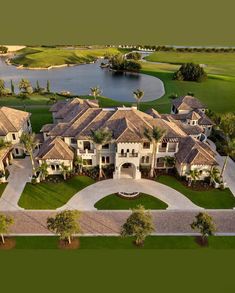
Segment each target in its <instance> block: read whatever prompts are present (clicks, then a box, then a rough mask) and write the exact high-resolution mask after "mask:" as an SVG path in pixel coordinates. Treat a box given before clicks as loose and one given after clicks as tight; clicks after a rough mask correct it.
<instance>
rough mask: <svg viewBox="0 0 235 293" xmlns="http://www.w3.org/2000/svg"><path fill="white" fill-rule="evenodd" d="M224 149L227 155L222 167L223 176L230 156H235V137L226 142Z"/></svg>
mask: <svg viewBox="0 0 235 293" xmlns="http://www.w3.org/2000/svg"><path fill="white" fill-rule="evenodd" d="M224 151H225V153H226V157H225V160H224V164H223V167H222V171H221V176H223V175H224V172H225V170H226V166H227V163H228V158H229V157H230V156H231V157H232V156H235V138H233V139H228V140H227V142H226V144H225V145H224Z"/></svg>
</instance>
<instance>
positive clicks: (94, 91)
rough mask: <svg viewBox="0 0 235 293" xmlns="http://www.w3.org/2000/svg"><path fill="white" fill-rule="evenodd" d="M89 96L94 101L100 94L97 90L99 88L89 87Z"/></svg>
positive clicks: (99, 90)
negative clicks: (90, 95)
mask: <svg viewBox="0 0 235 293" xmlns="http://www.w3.org/2000/svg"><path fill="white" fill-rule="evenodd" d="M91 94H92V96H93V97H94V98H95V100H96V99H97V97H99V96H100V95H101V94H102V91H101V89H100V88H99V86H95V87H91Z"/></svg>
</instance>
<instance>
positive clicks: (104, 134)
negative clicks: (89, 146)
mask: <svg viewBox="0 0 235 293" xmlns="http://www.w3.org/2000/svg"><path fill="white" fill-rule="evenodd" d="M91 136H92V140H93V142H94V144H95V145H96V149H97V151H98V156H99V179H100V178H101V177H102V176H103V171H102V161H101V150H102V146H103V145H105V144H108V143H110V142H111V140H112V133H111V131H110V130H109V129H108V128H101V129H98V130H95V131H93V130H91Z"/></svg>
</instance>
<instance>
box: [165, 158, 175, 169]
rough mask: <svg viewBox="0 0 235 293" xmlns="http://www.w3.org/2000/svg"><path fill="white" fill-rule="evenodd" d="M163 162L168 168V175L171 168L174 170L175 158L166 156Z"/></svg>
mask: <svg viewBox="0 0 235 293" xmlns="http://www.w3.org/2000/svg"><path fill="white" fill-rule="evenodd" d="M163 160H164V164H165V167H166V172H167V173H168V170H169V168H172V167H173V166H174V165H175V158H174V157H171V156H165V157H164V159H163Z"/></svg>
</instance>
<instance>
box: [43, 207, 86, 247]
mask: <svg viewBox="0 0 235 293" xmlns="http://www.w3.org/2000/svg"><path fill="white" fill-rule="evenodd" d="M79 218H80V213H79V212H78V211H75V210H73V211H63V212H60V213H58V214H57V215H56V216H55V217H54V218H53V217H49V218H48V219H47V228H48V229H49V230H50V231H52V232H54V233H56V234H58V235H59V236H60V239H61V240H67V241H68V243H69V244H71V237H72V236H73V235H74V234H77V233H81V228H80V225H79V222H78V220H79Z"/></svg>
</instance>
